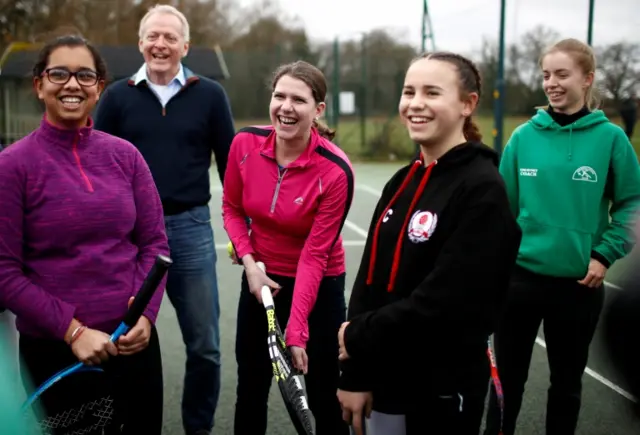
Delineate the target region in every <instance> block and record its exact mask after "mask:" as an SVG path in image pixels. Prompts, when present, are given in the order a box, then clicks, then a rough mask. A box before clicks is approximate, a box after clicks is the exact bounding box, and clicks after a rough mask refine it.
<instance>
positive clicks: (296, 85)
mask: <svg viewBox="0 0 640 435" xmlns="http://www.w3.org/2000/svg"><path fill="white" fill-rule="evenodd" d="M324 108H325V104H324V102H321V103H316V101H315V100H314V98H313V92H312V90H311V88H310V87H309V86H308V85H307V84H306V83H305V82H303V81H302V80H299V79H296V78H293V77H291V76H289V75H283V76H282V77H280V79H279V80H278V81H277V83H276V85H275V89H274V90H273V93H272V95H271V103H270V104H269V115H270V118H271V124H272V125H273V126H274V128H275V130H276V134H277V135H278V138H279V139H281V140H284V141H291V140H297V139H301V140H303V139H304V138H306V137H307V136H308V135H309V131H310V130H311V125H312V124H313V120H314V119H315V118H316V117H319V116H321V115H322V113H323V112H324Z"/></svg>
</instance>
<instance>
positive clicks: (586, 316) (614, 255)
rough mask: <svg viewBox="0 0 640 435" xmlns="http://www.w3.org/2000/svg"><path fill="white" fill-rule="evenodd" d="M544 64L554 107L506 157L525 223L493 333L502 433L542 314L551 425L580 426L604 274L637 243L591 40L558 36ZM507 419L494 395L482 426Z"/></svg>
mask: <svg viewBox="0 0 640 435" xmlns="http://www.w3.org/2000/svg"><path fill="white" fill-rule="evenodd" d="M540 67H541V69H542V74H543V83H542V85H543V89H544V92H545V94H546V96H547V98H548V100H549V105H548V107H546V108H544V109H538V111H537V113H536V114H535V115H534V116H533V118H532V119H531V120H529V121H528V122H526V123H525V124H523V125H521V126H519V127H518V128H517V129H516V130H515V131H514V132H513V135H512V136H511V138H510V139H509V143H508V144H507V146H506V148H505V150H504V153H503V157H502V161H501V164H500V172H501V174H502V176H503V178H504V180H505V183H506V186H507V191H508V193H509V201H510V203H511V209H512V211H513V213H514V214H515V215H516V217H517V220H518V223H519V224H520V227H521V229H522V232H523V235H522V243H521V245H520V251H519V253H518V260H517V266H516V270H515V271H514V273H513V275H512V279H511V286H510V289H509V295H508V297H507V303H506V306H505V307H504V311H503V313H502V316H501V318H500V322H499V326H498V329H497V332H496V334H495V336H494V339H495V347H496V357H497V362H498V370H499V371H500V377H501V380H502V384H503V388H504V403H505V409H504V411H505V415H504V432H503V433H504V435H511V434H513V433H514V431H515V427H516V420H517V417H518V413H519V411H520V406H521V404H522V396H523V392H524V386H525V383H526V380H527V375H528V372H529V364H530V361H531V354H532V352H533V347H534V343H535V340H536V337H537V333H538V330H539V327H540V323H541V321H542V320H544V335H545V340H546V343H547V352H548V360H549V369H550V372H551V376H550V381H551V387H550V389H549V394H548V402H547V416H546V426H547V433H548V434H565V435H566V434H572V433H574V432H575V429H576V426H577V421H578V414H579V411H580V396H581V389H582V373H583V372H584V369H585V367H586V365H587V359H588V354H589V346H590V343H591V340H592V338H593V335H594V332H595V329H596V325H597V323H598V318H599V316H600V312H601V310H602V306H603V300H604V287H603V282H604V278H605V275H606V272H607V270H608V269H609V267H611V265H612V264H613V263H614V262H615V261H616V260H619V259H620V258H622V257H623V256H625V255H626V254H628V253H629V252H630V250H631V248H632V246H633V237H632V226H633V222H634V215H635V212H636V209H637V208H638V204H639V200H640V168H639V165H638V159H637V157H636V154H635V152H634V150H633V148H632V146H631V144H630V142H629V140H628V138H627V136H626V135H625V133H624V131H623V130H622V129H621V128H620V127H618V126H617V125H615V124H613V123H611V122H610V121H609V120H608V119H607V117H606V116H605V114H604V112H602V111H601V110H596V109H595V106H596V103H595V99H594V94H593V88H594V75H595V70H596V61H595V56H594V54H593V51H592V50H591V48H590V47H589V46H588V45H586V44H584V43H582V42H580V41H577V40H575V39H565V40H562V41H560V42H558V43H556V44H555V45H553V46H552V47H550V48H549V49H548V50H547V51H546V52H545V53H544V55H543V56H542V58H541V60H540ZM499 426H500V412H499V408H498V405H497V401H496V397H495V394H493V393H492V397H491V402H490V409H489V415H488V419H487V428H486V431H485V435H497V434H498V432H499Z"/></svg>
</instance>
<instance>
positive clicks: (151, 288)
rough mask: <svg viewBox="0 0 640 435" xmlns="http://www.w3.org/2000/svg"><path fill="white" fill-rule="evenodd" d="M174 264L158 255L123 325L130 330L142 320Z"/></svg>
mask: <svg viewBox="0 0 640 435" xmlns="http://www.w3.org/2000/svg"><path fill="white" fill-rule="evenodd" d="M172 263H173V261H171V259H170V258H169V257H167V256H164V255H158V256H157V257H156V260H155V262H154V263H153V266H152V267H151V270H150V271H149V274H148V275H147V276H146V278H145V279H144V281H143V283H142V286H141V287H140V291H138V294H137V295H136V296H135V298H134V299H133V302H132V303H131V307H129V310H128V311H127V314H126V315H125V316H124V319H123V320H122V323H124V324H125V325H127V326H128V327H129V328H132V327H133V326H135V324H136V323H137V322H138V320H140V316H142V313H144V310H145V309H146V308H147V305H149V302H150V301H151V298H152V297H153V295H154V293H155V292H156V289H157V288H158V286H159V285H160V282H162V279H163V278H164V276H165V274H166V273H167V271H168V270H169V267H171V264H172Z"/></svg>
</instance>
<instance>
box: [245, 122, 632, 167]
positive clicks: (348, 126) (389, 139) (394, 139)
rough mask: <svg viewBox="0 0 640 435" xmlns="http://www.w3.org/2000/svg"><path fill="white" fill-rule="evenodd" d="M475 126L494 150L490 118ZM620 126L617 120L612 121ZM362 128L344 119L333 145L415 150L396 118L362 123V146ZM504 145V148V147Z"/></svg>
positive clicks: (396, 153) (366, 154)
mask: <svg viewBox="0 0 640 435" xmlns="http://www.w3.org/2000/svg"><path fill="white" fill-rule="evenodd" d="M528 119H529V118H526V117H507V118H505V120H504V133H503V142H504V143H506V142H507V140H508V139H509V137H510V136H511V133H512V132H513V130H514V129H515V128H516V127H517V126H518V125H520V124H522V123H524V122H526V121H527V120H528ZM474 120H475V122H476V123H477V124H478V127H479V128H480V131H481V133H482V136H483V138H484V141H485V143H486V144H487V145H489V146H493V134H492V131H493V117H490V116H479V117H475V118H474ZM612 122H615V123H616V124H618V125H622V123H621V121H620V120H619V119H615V118H613V119H612ZM265 124H269V121H268V120H236V128H237V129H239V128H241V127H245V126H248V125H265ZM362 137H363V134H362V125H361V123H360V121H359V120H358V119H353V118H351V119H349V118H343V119H341V120H340V122H339V124H338V128H337V134H336V138H335V140H334V141H335V142H336V143H337V144H338V145H339V146H340V147H341V148H342V149H343V150H345V152H346V153H347V154H348V155H349V157H350V158H351V159H353V160H394V159H396V158H401V159H402V158H406V157H408V156H411V155H412V154H413V152H414V150H415V146H414V145H413V143H412V142H411V140H410V139H409V137H408V136H407V133H406V131H405V128H404V126H403V125H402V124H400V122H399V120H398V118H397V117H389V118H384V117H381V118H370V119H368V120H367V121H366V122H365V123H364V144H363V139H362ZM631 142H632V144H633V146H634V148H635V150H636V154H638V152H639V151H640V129H636V131H635V134H634V136H633V138H632V141H631ZM504 143H503V145H504Z"/></svg>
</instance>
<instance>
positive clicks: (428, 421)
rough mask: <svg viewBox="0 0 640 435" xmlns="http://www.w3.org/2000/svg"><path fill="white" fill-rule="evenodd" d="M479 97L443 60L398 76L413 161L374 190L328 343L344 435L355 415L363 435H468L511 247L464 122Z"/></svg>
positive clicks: (455, 58)
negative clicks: (345, 302) (346, 294)
mask: <svg viewBox="0 0 640 435" xmlns="http://www.w3.org/2000/svg"><path fill="white" fill-rule="evenodd" d="M480 89H481V82H480V75H479V73H478V70H477V68H476V67H475V65H474V64H473V63H472V62H471V61H469V60H468V59H466V58H464V57H462V56H459V55H457V54H453V53H447V52H437V53H431V54H427V55H424V56H422V57H420V58H418V59H416V60H415V61H414V62H413V63H412V64H411V66H410V67H409V70H408V71H407V74H406V78H405V83H404V88H403V92H402V98H401V100H400V105H399V111H400V116H401V118H402V120H403V122H404V123H405V125H406V127H407V130H408V132H409V135H410V136H411V139H412V140H413V141H415V142H416V143H418V144H419V145H420V149H421V152H420V156H419V158H417V159H416V160H415V161H414V162H412V163H411V164H410V165H408V166H406V167H404V168H402V169H400V170H399V171H398V172H397V173H396V174H395V175H394V176H393V177H392V178H391V180H389V182H388V183H387V185H386V186H385V187H384V189H383V192H382V196H381V198H380V201H379V202H378V205H377V207H376V210H375V212H374V215H373V219H372V221H371V226H370V229H369V237H368V239H367V244H366V247H365V251H364V255H363V259H362V264H361V265H360V270H359V272H358V275H357V277H356V281H355V283H354V287H353V291H352V294H351V300H350V302H349V312H348V322H346V323H345V324H343V327H342V328H341V330H340V333H339V341H340V359H341V360H342V364H343V367H342V376H341V383H340V389H339V390H338V398H339V400H340V403H341V405H342V409H343V417H344V418H345V420H347V421H348V422H349V423H351V424H352V425H353V428H354V431H355V433H356V434H362V433H363V426H364V421H365V419H364V418H363V416H366V417H368V418H367V419H366V427H367V433H368V435H378V434H393V435H402V434H406V435H413V434H420V435H425V434H427V435H428V434H438V435H442V434H447V435H451V434H456V435H467V434H469V435H471V434H473V435H477V434H478V433H479V431H480V424H481V420H482V415H483V411H484V399H485V396H486V392H487V385H488V381H489V379H490V364H489V359H488V358H487V344H488V339H489V336H490V335H491V334H492V332H493V329H494V319H495V318H496V315H497V312H498V310H499V309H500V306H501V304H502V302H503V301H504V297H505V292H506V290H507V285H508V282H509V277H510V274H511V270H512V268H513V266H514V264H515V260H516V255H517V252H518V248H519V245H520V237H521V233H520V229H519V227H518V225H517V223H516V221H515V218H514V216H513V215H512V213H511V211H510V208H509V202H508V199H507V194H506V191H505V187H504V184H503V181H502V178H501V176H500V174H499V172H498V167H497V166H498V160H499V158H498V155H497V154H496V153H495V152H494V151H493V150H491V149H490V148H488V147H487V146H485V145H484V144H482V143H481V135H480V133H479V131H478V128H477V126H476V125H475V124H474V123H473V122H472V121H471V115H472V113H473V111H474V109H475V108H476V106H477V104H478V99H479V97H480ZM494 374H495V372H494ZM495 377H496V378H497V376H495ZM372 410H373V412H371V411H372Z"/></svg>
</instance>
